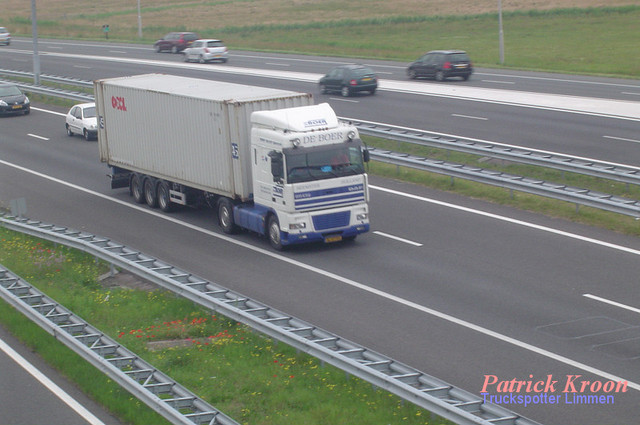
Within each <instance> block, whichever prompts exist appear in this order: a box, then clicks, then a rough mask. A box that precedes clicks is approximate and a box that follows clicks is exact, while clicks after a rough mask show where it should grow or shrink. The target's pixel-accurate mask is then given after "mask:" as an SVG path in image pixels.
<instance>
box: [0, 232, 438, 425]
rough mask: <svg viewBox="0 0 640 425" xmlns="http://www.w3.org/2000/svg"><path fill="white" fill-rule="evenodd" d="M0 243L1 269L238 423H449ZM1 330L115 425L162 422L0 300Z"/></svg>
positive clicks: (72, 256)
mask: <svg viewBox="0 0 640 425" xmlns="http://www.w3.org/2000/svg"><path fill="white" fill-rule="evenodd" d="M0 242H1V243H0V247H1V248H0V264H2V265H3V266H4V267H6V268H8V269H10V270H12V271H13V272H14V273H16V274H18V275H20V276H22V277H23V278H24V279H25V280H27V281H28V282H29V283H31V284H32V285H34V286H35V287H37V288H39V289H40V290H41V291H43V292H45V293H46V294H47V295H48V296H50V297H51V298H53V299H55V300H56V301H57V302H59V303H60V304H62V305H64V306H65V307H67V308H68V309H70V310H72V311H73V312H74V313H75V314H77V315H78V316H80V317H82V318H84V319H85V320H87V321H89V322H90V323H91V324H92V325H93V326H96V327H97V328H98V329H100V330H101V331H103V332H105V333H106V334H107V335H110V336H111V337H112V338H114V339H116V340H117V341H118V342H120V343H122V345H124V346H126V347H127V348H128V349H130V350H131V351H133V352H135V353H136V354H138V355H139V356H140V357H141V358H144V359H145V360H146V361H147V362H149V363H151V364H153V365H154V366H155V367H157V368H158V369H160V370H162V371H163V372H165V373H168V374H169V375H170V376H171V377H172V378H173V379H175V380H176V381H178V382H180V383H181V384H182V385H184V386H186V387H187V388H189V389H190V390H191V391H193V392H194V393H196V394H198V395H199V396H200V397H202V398H203V399H205V400H207V401H208V402H210V403H211V404H212V405H213V406H215V407H216V408H218V409H220V410H221V411H223V412H225V413H226V414H228V415H229V416H231V417H232V418H234V419H236V420H237V421H238V422H240V423H243V424H256V425H261V424H264V425H270V424H273V423H277V424H282V425H294V424H295V425H298V424H306V425H312V424H326V423H331V424H344V425H348V424H352V423H353V418H358V423H359V424H371V425H374V424H381V423H389V424H399V423H402V424H448V423H449V422H447V421H444V420H441V419H439V418H432V417H431V415H430V413H429V412H426V411H424V410H423V409H419V408H417V407H416V406H414V405H412V404H410V403H406V402H404V401H402V400H401V399H399V398H398V397H396V396H394V395H392V394H390V393H388V392H386V391H382V390H379V389H376V388H373V387H372V386H371V384H368V383H366V382H365V381H362V380H360V379H358V378H355V377H350V376H347V375H345V373H344V372H342V371H340V370H338V369H336V368H334V367H332V366H323V365H322V364H321V363H320V362H319V361H318V360H316V359H315V358H313V357H311V356H308V355H306V354H302V353H298V352H296V350H294V349H292V348H291V347H288V346H286V345H284V344H278V343H277V342H276V341H273V340H271V339H269V338H265V337H264V336H262V335H259V334H256V333H254V332H252V331H251V330H250V329H249V328H247V327H246V326H245V325H242V324H240V323H237V322H234V321H230V320H228V319H226V318H224V317H221V316H218V315H212V314H211V313H210V312H208V311H206V310H205V309H203V308H201V307H199V306H197V305H195V304H193V303H192V302H190V301H187V300H184V299H181V298H178V297H176V296H174V295H173V294H172V293H170V292H167V291H163V290H155V291H150V292H148V291H141V290H133V289H127V288H121V287H105V286H103V285H102V284H100V283H99V282H98V276H99V275H100V274H101V273H103V272H105V271H106V270H107V266H106V265H105V264H103V263H101V262H96V260H95V259H94V258H93V257H91V256H89V255H87V254H84V253H82V252H79V251H76V250H73V249H69V248H66V247H64V246H59V245H58V246H55V245H53V244H52V243H49V242H46V241H42V240H39V239H37V238H34V237H31V236H27V235H23V234H20V233H16V232H13V231H9V230H8V229H5V228H2V227H0ZM0 323H2V324H3V325H4V326H6V327H7V328H8V329H9V330H10V331H11V332H12V333H14V334H15V335H18V336H19V337H20V338H21V339H22V340H23V341H24V342H25V343H27V344H28V345H29V346H30V347H32V348H33V349H34V350H35V351H37V352H39V353H41V355H42V356H43V357H44V358H45V360H47V361H48V362H50V363H51V364H52V365H54V366H55V367H56V368H58V369H59V370H61V371H62V373H63V374H64V375H65V376H67V377H69V379H72V380H73V381H74V382H76V383H77V384H78V386H79V387H80V388H81V389H82V390H83V391H85V392H86V393H87V394H89V395H90V396H91V397H93V398H94V399H96V400H97V401H99V402H100V403H101V404H103V405H104V406H106V407H107V408H108V409H109V410H110V411H112V412H113V413H114V414H117V415H118V416H119V417H120V418H122V419H123V421H125V422H127V423H131V424H135V425H137V424H140V425H142V424H148V423H166V421H164V420H163V419H161V418H159V417H158V415H157V414H156V413H155V412H153V411H151V409H148V408H146V407H145V406H141V405H140V402H139V401H137V400H136V399H134V398H133V397H131V396H130V395H129V394H128V393H126V392H125V391H123V390H122V389H120V388H119V387H118V386H117V385H115V384H114V383H113V382H111V381H110V380H109V379H107V378H106V377H104V375H102V374H101V373H100V372H98V371H97V370H95V369H94V368H93V367H91V366H90V365H88V364H87V363H85V362H84V361H82V360H81V359H79V358H78V356H76V355H75V354H74V353H73V352H72V351H71V350H69V349H66V348H65V347H63V346H62V345H61V344H58V343H55V344H54V343H52V340H53V337H52V336H50V335H49V334H47V333H46V332H44V331H43V330H41V329H40V328H38V327H37V326H36V325H35V324H33V323H31V322H29V321H25V320H24V317H23V316H22V315H21V314H20V313H18V312H16V311H15V310H14V309H13V308H12V307H11V306H9V305H8V304H7V303H5V302H4V301H2V302H0ZM159 341H161V342H159Z"/></svg>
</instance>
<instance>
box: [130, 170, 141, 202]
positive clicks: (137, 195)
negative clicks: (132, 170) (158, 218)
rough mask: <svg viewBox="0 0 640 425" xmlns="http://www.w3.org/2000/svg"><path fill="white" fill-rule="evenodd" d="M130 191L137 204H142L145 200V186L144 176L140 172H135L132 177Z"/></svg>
mask: <svg viewBox="0 0 640 425" xmlns="http://www.w3.org/2000/svg"><path fill="white" fill-rule="evenodd" d="M130 191H131V195H132V196H133V200H134V201H136V204H142V203H143V202H144V188H143V187H142V176H141V175H140V174H134V175H133V177H132V178H131V189H130Z"/></svg>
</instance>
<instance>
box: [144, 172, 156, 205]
mask: <svg viewBox="0 0 640 425" xmlns="http://www.w3.org/2000/svg"><path fill="white" fill-rule="evenodd" d="M143 188H144V200H145V201H146V202H147V205H149V206H150V207H151V208H156V207H157V206H158V195H157V194H156V186H155V184H154V181H153V180H152V179H150V178H147V179H145V181H144V185H143Z"/></svg>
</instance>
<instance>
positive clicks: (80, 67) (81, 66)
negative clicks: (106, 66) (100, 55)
mask: <svg viewBox="0 0 640 425" xmlns="http://www.w3.org/2000/svg"><path fill="white" fill-rule="evenodd" d="M73 67H74V68H79V69H93V68H92V67H91V66H84V65H73Z"/></svg>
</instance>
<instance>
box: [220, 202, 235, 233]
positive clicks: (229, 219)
mask: <svg viewBox="0 0 640 425" xmlns="http://www.w3.org/2000/svg"><path fill="white" fill-rule="evenodd" d="M218 223H219V224H220V227H221V228H222V231H223V232H225V233H226V234H232V233H235V232H236V225H235V223H234V222H233V205H232V204H231V201H230V200H228V199H227V198H222V199H221V200H220V201H219V202H218Z"/></svg>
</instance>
